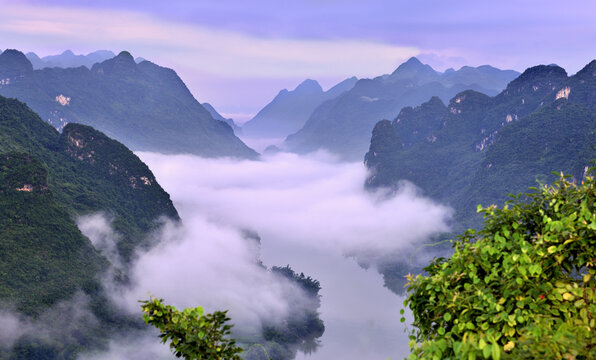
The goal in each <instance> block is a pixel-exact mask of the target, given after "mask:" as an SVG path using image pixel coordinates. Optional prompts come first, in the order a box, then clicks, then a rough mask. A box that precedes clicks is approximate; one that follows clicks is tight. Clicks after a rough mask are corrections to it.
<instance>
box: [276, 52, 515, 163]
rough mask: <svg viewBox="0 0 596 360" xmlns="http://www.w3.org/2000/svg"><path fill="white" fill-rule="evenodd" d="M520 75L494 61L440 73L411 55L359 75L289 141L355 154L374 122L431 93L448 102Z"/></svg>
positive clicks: (493, 90) (293, 146)
mask: <svg viewBox="0 0 596 360" xmlns="http://www.w3.org/2000/svg"><path fill="white" fill-rule="evenodd" d="M517 75H518V73H517V72H515V71H511V70H507V71H504V70H499V69H495V68H493V67H490V66H480V67H478V68H471V67H462V68H461V69H460V70H457V71H455V70H451V71H448V72H446V73H439V72H437V71H435V70H433V69H432V68H431V67H430V66H429V65H424V64H422V63H421V62H420V61H419V60H418V59H416V58H411V59H409V60H408V61H406V62H405V63H403V64H401V65H400V66H399V67H398V68H397V69H396V70H395V71H394V72H393V73H392V74H389V75H383V76H379V77H376V78H374V79H362V80H359V81H358V82H357V83H356V85H355V86H354V87H353V88H352V89H351V90H349V91H347V92H345V93H344V94H342V95H340V96H338V97H336V98H335V99H332V100H329V101H326V102H324V103H323V104H321V105H320V106H319V107H317V108H316V109H315V110H314V111H313V113H312V114H311V116H310V117H309V119H308V120H307V121H306V123H305V124H304V127H303V128H302V129H300V130H299V131H297V132H296V133H294V134H292V135H290V136H288V137H287V140H286V142H285V143H284V146H285V148H286V149H287V150H289V151H292V152H298V153H307V152H311V151H315V150H318V149H327V150H329V151H331V152H334V153H336V154H339V155H341V156H342V157H344V158H346V159H349V160H355V159H358V158H361V156H362V154H363V153H365V152H366V150H367V149H368V145H369V140H370V132H371V130H372V128H373V127H374V125H375V124H376V123H377V122H378V121H379V120H382V119H390V118H393V117H394V116H395V114H397V113H398V112H399V111H400V109H402V108H403V107H405V106H415V105H419V104H421V103H423V102H425V101H426V100H428V99H429V98H430V97H431V96H436V97H438V98H439V99H440V100H442V101H443V102H446V101H448V100H449V99H450V98H451V97H453V96H454V95H455V94H457V93H459V92H461V91H463V90H466V89H473V90H476V91H479V92H482V93H485V94H489V95H496V94H497V93H498V92H499V91H501V90H502V89H503V87H504V86H505V85H506V84H507V82H508V81H511V80H512V79H514V78H515V77H516V76H517Z"/></svg>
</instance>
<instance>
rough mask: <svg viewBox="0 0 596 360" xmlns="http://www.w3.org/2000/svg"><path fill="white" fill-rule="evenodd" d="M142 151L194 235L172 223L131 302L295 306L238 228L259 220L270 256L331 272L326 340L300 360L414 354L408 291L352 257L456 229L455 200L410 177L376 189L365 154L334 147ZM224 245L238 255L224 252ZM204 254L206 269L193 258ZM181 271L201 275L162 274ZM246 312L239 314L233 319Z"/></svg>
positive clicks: (325, 274) (323, 275)
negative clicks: (406, 312)
mask: <svg viewBox="0 0 596 360" xmlns="http://www.w3.org/2000/svg"><path fill="white" fill-rule="evenodd" d="M138 155H139V156H140V157H141V159H142V160H143V161H144V162H146V163H147V164H148V165H149V167H150V168H151V169H152V171H153V172H154V174H155V175H156V178H157V180H158V182H159V183H160V184H161V185H162V186H163V187H164V189H165V190H166V191H167V192H168V193H169V194H170V195H171V197H172V200H173V202H174V204H175V206H176V207H177V208H178V210H179V212H180V215H181V217H182V223H183V224H184V226H183V229H181V230H179V231H182V232H183V234H176V233H175V232H173V233H171V232H170V231H167V232H170V233H171V234H173V238H172V240H171V241H165V242H163V243H162V246H160V247H159V248H156V249H154V250H153V251H151V252H150V253H148V254H146V255H145V256H142V257H141V260H140V261H139V263H138V265H137V266H136V267H135V281H136V282H137V284H143V285H142V286H141V285H139V286H138V287H137V288H138V289H137V290H136V291H134V292H133V294H134V296H130V299H129V300H127V301H132V300H133V299H134V298H135V296H137V297H138V296H140V295H142V291H143V290H145V289H147V290H149V289H151V291H152V292H153V293H155V294H158V295H159V296H164V297H167V298H171V299H173V300H176V301H180V300H183V302H184V303H185V304H188V305H192V304H194V305H196V304H202V305H205V304H207V305H209V306H214V307H216V308H229V307H230V306H232V305H233V304H234V303H235V302H234V299H236V300H240V301H241V302H244V304H245V305H247V307H246V310H247V311H249V313H251V314H252V315H255V314H260V316H263V315H265V316H267V317H268V318H271V317H275V316H277V314H279V313H281V312H283V311H284V301H283V295H284V291H282V290H280V288H283V284H279V282H275V281H273V282H272V283H269V282H268V281H271V279H269V280H268V279H265V278H263V277H266V275H263V274H257V273H255V272H251V271H250V270H249V269H245V268H244V267H245V266H248V264H252V263H253V262H252V260H253V259H254V258H252V256H255V253H254V252H252V250H254V249H246V246H247V245H246V244H247V242H246V239H242V238H241V237H238V232H237V229H249V230H253V231H256V232H257V233H258V234H259V235H260V237H261V249H260V254H261V255H262V260H263V261H264V263H265V264H266V265H267V266H273V265H281V266H283V265H286V264H289V265H290V266H291V267H292V268H294V270H296V271H298V272H304V273H305V274H306V275H310V276H312V277H313V278H315V279H317V280H319V281H320V282H321V286H322V290H321V295H322V305H321V309H320V310H321V317H322V319H323V321H325V325H326V332H325V334H324V335H323V337H322V347H321V348H320V349H319V350H318V351H317V352H315V353H314V354H310V355H301V354H299V358H307V359H313V360H315V359H330V358H336V359H339V358H341V359H348V360H350V359H354V360H355V359H363V358H370V359H375V358H379V359H386V358H388V357H391V358H400V357H403V356H404V355H405V354H407V336H406V334H405V333H404V326H403V325H402V324H401V323H400V322H399V317H400V315H399V310H400V309H401V308H402V307H403V305H402V303H403V299H402V298H400V297H398V296H396V295H394V294H393V293H391V292H390V291H389V290H388V289H386V288H384V287H383V281H382V278H381V276H380V275H379V274H378V273H377V272H376V271H375V269H374V268H371V269H369V270H365V269H363V268H361V267H359V266H358V265H357V262H356V261H354V259H352V258H346V256H345V255H346V254H348V255H350V256H352V257H355V258H356V259H357V260H359V261H363V260H364V261H368V262H371V263H374V260H375V259H377V258H381V257H386V256H387V254H391V253H396V254H401V253H404V252H409V251H410V250H412V249H415V248H417V247H419V246H421V245H422V244H424V243H425V242H426V241H427V240H428V238H429V237H430V236H432V235H433V234H435V233H437V232H440V231H445V230H447V229H448V226H447V225H446V224H447V222H448V220H449V218H450V216H451V210H450V209H449V208H447V207H444V206H441V205H439V204H436V203H434V202H432V201H430V200H429V199H426V198H424V197H423V196H421V195H420V194H419V193H418V191H417V189H416V188H415V186H414V185H412V184H408V183H403V184H402V186H401V187H400V190H398V191H397V192H396V193H395V194H393V195H391V196H389V195H388V193H387V192H386V191H379V192H377V193H368V192H366V191H365V190H364V188H363V183H364V180H365V178H366V175H367V173H366V169H365V167H364V166H363V165H362V164H360V163H342V162H339V161H337V159H335V158H334V157H333V156H331V155H329V154H326V153H316V154H311V155H310V156H308V157H304V156H297V155H293V154H277V155H272V156H266V157H264V158H263V160H262V161H241V160H233V159H203V158H199V157H195V156H191V155H176V156H165V155H161V154H155V153H139V154H138ZM184 233H186V235H184ZM176 238H183V239H187V240H183V241H177V240H176ZM248 244H251V243H250V242H249V243H248ZM257 250H258V249H257ZM222 253H223V254H230V255H228V257H227V258H222V257H221V254H222ZM191 254H193V255H191ZM193 256H194V257H198V259H200V261H199V262H204V267H201V266H199V267H197V266H194V267H193V266H191V265H189V258H192V257H193ZM231 259H235V260H234V261H231ZM236 259H243V261H244V262H243V261H237V260H236ZM156 264H157V265H156ZM239 264H243V265H242V266H240V265H239ZM155 266H157V268H155ZM248 267H249V268H250V266H248ZM150 269H153V270H150ZM168 269H171V270H170V272H168ZM177 272H179V273H181V274H193V275H191V276H190V277H191V278H195V280H194V282H191V281H188V280H185V281H177V280H174V281H173V282H172V280H171V278H170V276H171V275H167V276H165V275H164V276H162V277H160V276H159V275H158V276H156V274H160V273H161V274H163V273H168V274H172V273H177ZM186 279H188V277H186ZM206 279H212V280H215V281H216V283H217V284H218V286H208V287H207V289H208V292H207V293H208V294H207V295H206V294H205V293H204V292H201V291H200V290H199V289H198V288H201V287H203V286H205V285H204V283H209V282H210V281H211V280H206ZM267 283H268V284H269V285H266V284H267ZM254 284H260V285H259V286H258V287H256V288H255V287H254ZM195 286H196V288H195ZM246 287H249V289H246ZM145 291H146V290H145ZM158 292H159V293H158ZM252 297H254V299H257V300H256V301H251V300H252V299H253V298H252ZM263 299H264V300H263ZM241 311H242V310H240V309H238V310H237V311H236V314H237V315H238V316H240V318H239V319H238V320H239V321H240V323H242V322H243V321H245V320H243V318H244V316H246V315H245V314H244V315H242V314H240V312H241ZM236 314H234V313H233V312H232V313H231V316H232V318H233V321H234V322H236V321H237V319H236V317H235V316H236Z"/></svg>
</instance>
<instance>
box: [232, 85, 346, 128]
mask: <svg viewBox="0 0 596 360" xmlns="http://www.w3.org/2000/svg"><path fill="white" fill-rule="evenodd" d="M356 81H357V79H356V78H355V77H352V78H349V79H346V80H344V81H342V82H340V83H339V84H337V85H335V86H334V87H332V88H331V89H329V90H327V91H323V89H322V88H321V85H319V83H318V82H316V81H315V80H310V79H307V80H305V81H303V82H302V83H301V84H300V85H298V86H297V87H296V89H294V90H292V91H288V90H286V89H284V90H281V91H280V92H279V94H277V96H276V97H275V98H274V99H273V100H272V101H271V102H270V103H269V104H267V105H266V106H265V107H264V108H263V109H261V111H259V113H258V114H257V115H255V117H253V118H252V119H251V120H249V121H248V122H246V123H245V124H244V125H243V126H242V133H243V135H245V136H248V137H259V138H284V137H286V136H287V135H288V134H292V133H294V132H296V131H298V130H299V129H300V128H301V127H302V126H303V125H304V123H305V122H306V120H307V119H308V117H309V116H310V115H311V113H312V112H313V110H314V109H315V108H316V107H317V106H319V105H320V104H321V103H323V102H324V101H326V100H329V99H332V98H335V97H337V96H339V95H340V94H342V93H344V92H346V91H348V90H350V89H351V88H352V86H354V84H355V83H356Z"/></svg>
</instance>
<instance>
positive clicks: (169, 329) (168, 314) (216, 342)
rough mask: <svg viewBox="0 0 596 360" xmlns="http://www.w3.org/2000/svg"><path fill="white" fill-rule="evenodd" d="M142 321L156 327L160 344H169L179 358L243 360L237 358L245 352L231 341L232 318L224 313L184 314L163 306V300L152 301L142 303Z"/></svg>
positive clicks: (189, 311) (187, 311)
mask: <svg viewBox="0 0 596 360" xmlns="http://www.w3.org/2000/svg"><path fill="white" fill-rule="evenodd" d="M141 303H142V305H141V308H142V309H143V320H145V323H147V324H150V325H153V326H155V327H156V328H158V329H159V331H160V332H161V334H160V335H159V337H161V342H162V343H164V344H165V343H166V342H167V341H170V348H172V351H173V352H174V354H175V355H176V357H183V358H184V359H187V360H195V359H196V360H241V359H242V358H241V357H240V356H239V355H237V354H238V353H241V352H242V351H243V350H242V348H240V347H237V346H236V341H235V340H234V339H230V338H229V337H228V335H229V334H230V329H231V328H232V326H231V325H226V322H228V321H229V320H230V319H229V318H228V317H227V316H226V312H225V311H216V312H214V313H213V314H204V310H203V308H202V307H200V306H199V307H196V308H193V309H191V308H187V309H184V310H183V311H180V310H178V309H176V308H175V307H174V306H171V305H165V304H163V299H155V298H151V299H150V300H148V301H142V302H141Z"/></svg>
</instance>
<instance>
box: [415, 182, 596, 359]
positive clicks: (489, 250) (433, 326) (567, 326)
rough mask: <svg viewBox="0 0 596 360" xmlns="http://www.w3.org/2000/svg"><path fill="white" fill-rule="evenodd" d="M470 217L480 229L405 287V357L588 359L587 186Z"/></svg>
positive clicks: (590, 194) (590, 230)
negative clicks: (409, 324)
mask: <svg viewBox="0 0 596 360" xmlns="http://www.w3.org/2000/svg"><path fill="white" fill-rule="evenodd" d="M592 174H594V172H593V171H592ZM479 211H480V212H481V213H483V214H484V219H485V223H484V228H483V229H482V230H480V231H478V232H475V231H473V230H469V231H467V232H466V233H465V234H464V235H463V236H461V237H460V239H459V240H458V241H457V242H455V243H454V249H455V252H454V254H453V255H452V256H451V258H449V259H443V258H440V259H437V260H435V261H434V262H432V263H431V264H430V265H429V266H428V267H427V268H426V269H425V270H426V271H427V275H418V276H416V277H410V278H409V284H408V285H409V286H408V290H409V295H408V298H407V300H406V304H407V305H408V306H409V307H410V308H411V309H412V312H413V314H414V323H413V325H414V326H415V329H414V330H413V331H412V333H411V335H412V336H411V339H412V341H411V343H410V346H411V349H412V355H411V358H420V359H462V358H467V359H474V358H477V357H478V358H487V359H488V358H492V359H497V360H498V359H500V358H511V359H594V358H596V332H595V331H594V328H595V327H596V278H595V277H596V268H595V265H596V181H595V180H594V177H592V176H588V177H587V178H586V179H585V181H583V182H582V183H581V184H579V185H576V184H575V183H573V182H570V181H568V179H565V178H563V177H561V179H560V180H559V181H557V182H556V183H555V184H554V185H553V186H544V187H542V188H540V189H537V191H536V192H533V193H530V194H526V195H525V196H521V195H518V196H517V197H515V198H514V199H513V200H512V201H510V202H508V203H507V204H506V205H505V207H503V208H502V209H501V208H497V207H496V206H489V207H486V208H481V207H479Z"/></svg>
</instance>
